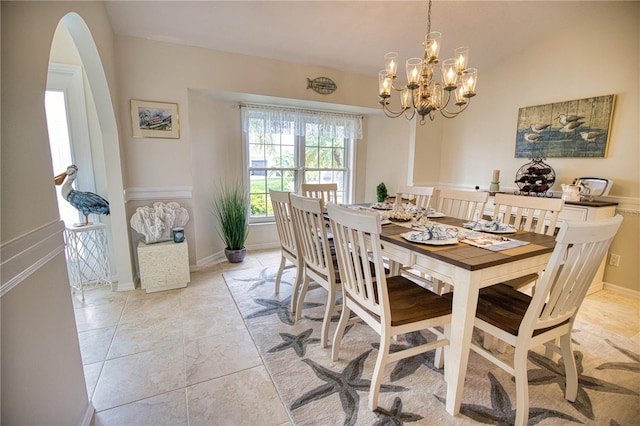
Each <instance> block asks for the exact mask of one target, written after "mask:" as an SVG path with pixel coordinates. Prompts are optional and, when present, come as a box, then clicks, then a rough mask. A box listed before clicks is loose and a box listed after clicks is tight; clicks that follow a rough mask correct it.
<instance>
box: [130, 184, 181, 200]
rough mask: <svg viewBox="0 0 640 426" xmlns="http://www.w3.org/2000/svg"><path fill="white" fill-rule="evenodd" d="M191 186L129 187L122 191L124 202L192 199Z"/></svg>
mask: <svg viewBox="0 0 640 426" xmlns="http://www.w3.org/2000/svg"><path fill="white" fill-rule="evenodd" d="M192 197H193V193H192V187H191V186H160V187H131V188H126V189H125V190H124V200H125V202H129V201H149V200H172V199H176V198H182V199H184V198H192Z"/></svg>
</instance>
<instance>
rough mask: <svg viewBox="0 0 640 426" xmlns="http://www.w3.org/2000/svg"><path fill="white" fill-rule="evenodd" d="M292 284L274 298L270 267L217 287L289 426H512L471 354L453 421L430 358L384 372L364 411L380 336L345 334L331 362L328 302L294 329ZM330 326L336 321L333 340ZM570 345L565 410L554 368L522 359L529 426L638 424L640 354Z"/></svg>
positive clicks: (357, 330)
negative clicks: (226, 296)
mask: <svg viewBox="0 0 640 426" xmlns="http://www.w3.org/2000/svg"><path fill="white" fill-rule="evenodd" d="M294 274H295V270H287V271H285V273H284V275H283V278H282V282H281V285H280V294H278V295H276V294H275V293H274V283H275V277H276V268H274V267H261V268H259V269H246V270H237V271H233V272H228V273H226V274H224V278H225V281H226V283H227V286H228V287H229V290H230V292H231V294H232V295H233V298H234V300H235V302H236V304H237V306H238V309H239V310H240V312H241V314H242V317H243V318H244V321H245V323H246V325H247V328H248V329H249V332H250V333H251V335H252V337H253V339H254V341H255V343H256V346H257V348H258V351H259V352H260V355H261V357H262V359H263V360H264V362H265V365H266V367H267V369H268V371H269V373H270V375H271V377H272V379H273V381H274V383H275V385H276V388H277V389H278V392H279V393H280V396H281V398H282V400H283V401H284V403H285V406H286V408H287V409H288V410H289V413H290V417H291V419H292V420H293V422H294V424H295V425H340V424H344V425H402V424H405V423H406V424H409V423H411V424H416V425H470V424H491V425H510V424H513V422H514V419H515V398H516V393H515V382H514V381H513V378H512V377H511V376H510V375H509V374H507V373H506V372H504V371H503V370H501V369H499V368H497V367H495V366H494V365H493V364H491V363H490V362H488V361H486V360H485V359H484V358H482V357H480V356H479V355H477V354H475V353H473V352H472V353H471V354H470V357H469V367H468V369H467V374H466V378H465V385H464V393H463V397H462V405H461V408H460V414H459V415H458V416H456V417H452V416H451V415H449V414H448V413H447V412H446V410H445V398H446V383H445V382H444V377H443V370H439V369H437V368H435V367H434V365H433V359H434V353H435V351H431V352H426V353H424V354H421V355H417V356H414V357H411V358H407V359H404V360H401V361H398V362H397V363H395V364H389V365H387V367H386V369H385V375H384V376H383V380H382V388H381V392H380V399H379V408H378V409H377V410H376V411H371V410H369V409H368V407H367V402H368V397H369V386H370V383H371V382H370V379H371V375H372V373H373V367H374V365H375V359H376V356H377V348H378V343H379V337H378V335H377V334H376V333H375V332H373V331H372V330H371V329H370V328H369V327H368V326H367V325H366V324H364V323H356V324H354V325H352V326H349V328H348V329H347V332H346V333H345V336H344V338H343V342H342V345H341V347H340V359H339V360H338V361H335V362H334V361H332V360H331V348H330V347H329V348H322V347H321V346H320V327H321V325H322V315H323V312H324V302H325V300H326V292H325V291H324V290H323V289H322V288H319V289H316V290H313V291H311V292H309V293H307V297H306V298H305V303H304V308H303V316H302V320H300V321H298V322H297V323H296V324H295V325H294V324H293V321H292V318H291V315H290V312H289V306H290V297H291V288H292V286H291V283H292V282H293V280H294ZM337 321H338V315H337V314H336V315H334V318H333V324H332V327H331V329H330V338H331V340H332V339H333V333H334V331H335V328H336V324H337ZM434 338H435V337H434V335H432V334H431V333H429V332H428V331H425V332H420V333H410V334H406V335H403V336H398V338H397V340H396V341H395V342H394V343H393V345H392V347H391V350H392V351H394V350H399V349H400V348H403V347H408V346H416V345H419V344H421V343H423V342H425V341H431V340H433V339H434ZM474 338H475V339H478V341H480V339H481V336H480V335H479V334H477V335H474ZM573 342H574V346H573V350H574V356H575V358H576V361H577V366H578V375H579V389H578V397H577V399H576V401H575V402H573V403H571V402H569V401H567V400H565V399H564V390H565V381H564V365H563V362H562V358H561V357H559V356H556V357H555V358H554V360H550V359H548V358H546V357H544V356H543V353H544V348H543V347H540V349H537V350H536V351H531V352H529V371H528V376H529V424H530V425H538V424H539V425H567V424H588V425H611V426H613V425H632V424H634V425H635V424H640V355H639V353H640V347H639V345H638V344H637V343H635V342H634V341H632V340H630V339H626V338H624V337H620V336H617V335H614V334H611V333H608V332H606V331H604V330H602V329H599V328H596V327H593V326H590V325H588V324H585V323H578V322H576V324H575V327H574V332H573ZM507 354H508V352H507Z"/></svg>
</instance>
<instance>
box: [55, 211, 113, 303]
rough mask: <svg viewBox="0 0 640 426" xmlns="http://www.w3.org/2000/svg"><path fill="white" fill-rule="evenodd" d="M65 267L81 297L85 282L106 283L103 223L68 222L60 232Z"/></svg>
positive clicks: (107, 269) (108, 274)
mask: <svg viewBox="0 0 640 426" xmlns="http://www.w3.org/2000/svg"><path fill="white" fill-rule="evenodd" d="M64 239H65V254H66V256H67V270H68V271H69V281H70V283H71V287H73V289H74V292H75V290H79V291H80V293H81V294H82V300H83V301H84V289H85V286H89V285H92V286H98V285H107V284H108V285H110V286H111V290H113V283H112V282H111V263H110V260H109V247H108V245H107V225H105V224H104V223H94V224H91V225H84V226H75V225H68V226H66V228H65V232H64Z"/></svg>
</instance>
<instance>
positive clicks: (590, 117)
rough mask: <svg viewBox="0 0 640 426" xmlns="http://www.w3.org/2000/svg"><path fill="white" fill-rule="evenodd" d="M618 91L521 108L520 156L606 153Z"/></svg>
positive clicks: (545, 156) (518, 143)
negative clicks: (616, 92) (593, 96)
mask: <svg viewBox="0 0 640 426" xmlns="http://www.w3.org/2000/svg"><path fill="white" fill-rule="evenodd" d="M614 103H615V95H606V96H598V97H595V98H585V99H577V100H573V101H564V102H557V103H553V104H546V105H536V106H530V107H525V108H520V110H519V111H518V129H517V132H516V154H515V156H516V158H519V157H528V158H535V157H543V158H549V157H578V158H580V157H583V158H594V157H602V158H604V157H606V156H607V149H608V146H609V135H610V133H611V118H612V116H613V106H614Z"/></svg>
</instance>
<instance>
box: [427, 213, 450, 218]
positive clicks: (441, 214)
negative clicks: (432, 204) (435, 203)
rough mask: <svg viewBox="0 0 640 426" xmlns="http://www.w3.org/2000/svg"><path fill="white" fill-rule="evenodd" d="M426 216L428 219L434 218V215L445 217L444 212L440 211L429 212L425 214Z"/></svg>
mask: <svg viewBox="0 0 640 426" xmlns="http://www.w3.org/2000/svg"><path fill="white" fill-rule="evenodd" d="M427 217H428V218H429V219H431V218H436V217H446V215H445V214H444V213H440V212H435V213H429V214H427Z"/></svg>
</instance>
